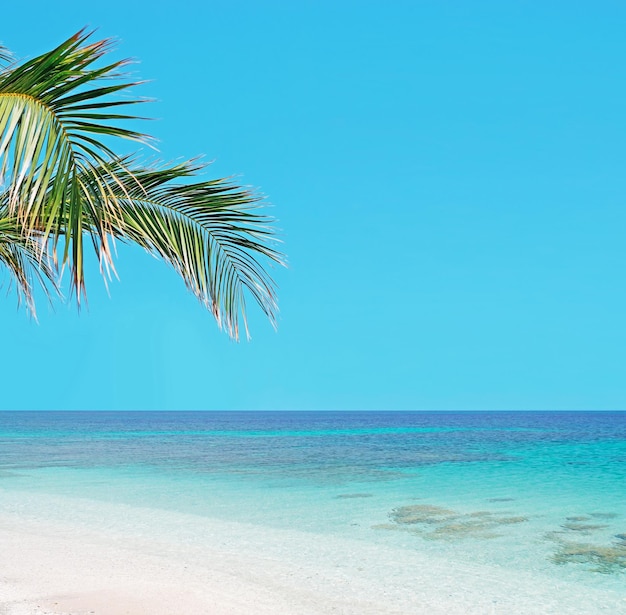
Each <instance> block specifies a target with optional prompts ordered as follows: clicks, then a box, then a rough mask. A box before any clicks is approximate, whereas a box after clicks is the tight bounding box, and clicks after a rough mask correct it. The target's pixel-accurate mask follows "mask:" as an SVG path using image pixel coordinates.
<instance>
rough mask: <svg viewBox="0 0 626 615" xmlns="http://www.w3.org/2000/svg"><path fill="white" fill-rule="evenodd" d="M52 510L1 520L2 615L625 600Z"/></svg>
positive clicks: (468, 607)
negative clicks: (50, 515)
mask: <svg viewBox="0 0 626 615" xmlns="http://www.w3.org/2000/svg"><path fill="white" fill-rule="evenodd" d="M29 497H30V496H29ZM58 505H59V507H61V506H62V505H66V506H68V508H71V509H70V510H68V517H71V523H69V522H68V523H64V522H59V521H51V520H50V519H44V518H37V516H36V515H33V514H30V513H28V511H27V510H25V511H24V512H19V511H15V510H14V511H13V512H3V513H2V515H0V613H1V614H2V615H44V614H45V615H51V614H55V615H60V614H63V615H69V614H71V615H87V614H95V615H172V614H181V615H183V614H184V615H189V614H198V615H201V614H211V615H244V614H259V615H264V614H267V615H270V614H272V615H276V614H279V613H285V614H294V615H322V614H323V615H326V614H330V613H334V614H338V613H341V614H346V615H357V614H358V615H374V614H397V615H400V614H403V615H406V614H418V613H419V614H422V613H423V614H429V615H431V614H432V615H438V614H441V615H444V614H445V615H461V614H481V615H505V614H516V615H541V614H548V613H550V614H555V615H556V614H559V615H562V614H566V613H567V614H569V613H585V614H588V615H591V614H594V613H611V614H613V615H617V614H620V613H626V600H625V599H624V597H623V596H619V595H616V594H615V593H612V592H606V591H602V590H594V589H593V588H591V589H590V588H588V587H586V588H584V587H579V586H577V585H574V584H567V583H559V584H557V583H555V582H554V581H548V580H547V579H545V578H542V577H540V576H536V575H533V574H532V573H529V572H527V571H523V570H520V571H519V574H517V575H515V578H512V577H511V575H507V574H506V571H504V570H502V569H499V568H495V567H494V568H490V567H486V566H479V565H475V566H474V565H469V564H460V563H457V562H450V561H446V560H443V559H436V558H433V557H426V556H425V555H424V554H420V553H419V552H418V551H417V550H416V551H415V552H413V551H406V550H404V549H395V548H393V547H387V546H380V545H375V544H369V543H365V542H362V541H359V540H349V539H344V538H335V537H330V536H320V535H317V534H313V533H307V532H299V531H295V530H280V529H271V528H265V527H258V526H254V525H249V524H242V523H228V522H224V521H215V520H208V519H206V518H203V517H195V516H194V515H182V514H179V513H168V512H164V511H154V510H151V509H140V508H136V507H135V508H131V507H125V508H121V507H120V506H118V505H107V504H100V505H101V506H102V516H101V519H100V522H99V523H98V524H96V523H94V522H93V518H92V517H91V515H92V514H93V512H94V506H96V505H98V504H97V503H94V502H90V501H88V500H79V499H69V498H65V500H64V502H58ZM24 506H25V507H26V506H28V501H25V502H24ZM81 507H83V508H84V510H83V511H82V512H81V510H80V509H81ZM13 508H14V509H15V506H13ZM57 512H59V511H57ZM113 515H115V516H113ZM88 518H91V520H90V521H89V523H87V522H86V521H85V520H86V519H88ZM114 518H117V519H121V518H124V522H123V523H122V524H117V523H113V522H112V519H114Z"/></svg>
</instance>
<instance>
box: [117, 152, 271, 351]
mask: <svg viewBox="0 0 626 615" xmlns="http://www.w3.org/2000/svg"><path fill="white" fill-rule="evenodd" d="M129 166H130V165H129ZM200 168H201V167H200V166H199V165H196V164H194V163H193V162H185V163H182V164H178V165H172V166H169V167H165V168H156V169H152V168H145V167H135V166H132V167H131V170H125V171H124V170H120V171H119V172H117V173H116V176H117V177H118V179H122V180H123V186H122V187H120V186H119V185H118V184H115V185H111V186H110V188H111V190H112V191H113V192H114V193H115V195H116V203H117V205H118V206H119V207H120V211H119V215H117V216H116V219H117V220H120V223H119V224H117V223H116V225H115V228H114V233H115V235H116V236H117V237H118V238H120V239H121V240H122V241H131V242H134V243H136V244H138V245H140V246H142V247H144V248H145V249H146V250H148V251H149V252H151V253H152V254H154V255H156V256H158V257H161V258H163V259H164V260H165V261H166V262H167V263H169V264H170V265H171V266H172V267H173V268H174V269H175V270H176V271H177V272H178V273H179V275H180V276H181V277H182V278H183V280H184V281H185V284H186V285H187V288H188V289H189V290H190V291H191V292H192V293H193V294H194V295H195V296H196V297H197V298H198V299H199V300H200V301H201V302H202V303H203V304H204V305H205V306H206V307H207V308H208V309H210V310H211V312H212V313H213V315H214V316H215V318H216V320H217V322H218V324H219V325H220V327H223V328H225V329H226V331H227V332H228V333H229V335H230V336H231V337H234V338H235V339H238V338H239V321H240V318H241V320H242V322H243V325H244V328H245V332H246V336H247V337H249V332H248V326H247V318H246V305H245V295H246V291H247V293H249V294H250V295H251V296H252V298H253V299H254V300H255V301H256V302H257V303H258V304H259V306H260V307H261V309H262V310H263V312H264V313H265V314H266V315H267V316H268V317H269V319H270V321H271V322H272V323H273V324H275V322H276V314H277V303H276V289H275V284H274V282H273V280H272V279H271V277H270V276H269V275H268V274H267V273H266V271H265V269H264V267H263V262H270V263H271V262H274V263H278V264H283V255H282V254H281V253H280V252H279V251H278V250H276V249H275V247H273V246H274V244H275V243H276V240H275V239H274V230H273V229H272V227H271V224H272V222H273V220H272V218H270V217H268V216H265V215H261V214H259V213H257V211H256V210H257V208H258V207H259V201H260V199H259V197H258V196H257V195H255V194H254V193H252V192H250V191H248V190H245V189H242V188H240V187H238V186H236V185H234V184H232V183H230V182H229V181H228V180H225V179H216V180H211V181H195V182H191V183H189V182H187V183H183V182H182V181H181V180H186V179H188V178H190V177H193V176H194V175H195V174H196V173H197V172H198V171H199V170H200ZM125 169H126V164H125ZM125 172H126V173H127V175H126V176H124V173H125ZM262 261H263V262H262Z"/></svg>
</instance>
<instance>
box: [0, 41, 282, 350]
mask: <svg viewBox="0 0 626 615" xmlns="http://www.w3.org/2000/svg"><path fill="white" fill-rule="evenodd" d="M90 36H91V35H90V34H89V33H86V32H85V31H84V30H83V31H80V32H78V33H77V34H75V35H74V36H72V37H71V38H69V39H68V40H66V41H65V42H63V43H62V44H61V45H59V46H58V47H57V48H56V49H53V50H52V51H50V52H48V53H44V54H43V55H40V56H39V57H36V58H34V59H32V60H30V61H27V62H24V63H22V64H18V63H13V62H11V58H10V55H9V54H8V52H7V50H6V49H4V48H2V47H0V262H2V264H3V265H4V266H5V268H6V269H7V270H8V271H9V272H10V274H11V276H12V279H13V281H14V282H15V284H16V286H17V289H18V296H19V297H20V298H21V299H24V300H25V302H26V304H27V306H28V308H29V309H30V310H31V312H33V313H34V309H35V305H34V300H33V290H34V286H35V285H37V284H40V285H41V286H42V287H43V288H44V290H45V292H46V294H47V295H48V296H51V295H53V294H55V292H56V290H57V289H58V283H59V278H60V274H61V272H62V271H63V269H64V268H67V269H69V271H70V274H71V291H72V294H73V296H74V298H75V300H76V302H77V304H78V305H79V306H80V303H81V300H82V299H83V298H84V297H86V290H85V278H84V264H83V263H84V256H83V252H84V243H85V240H87V242H90V243H91V244H92V246H93V248H94V250H95V252H96V254H97V256H98V258H99V262H100V265H101V271H102V273H103V275H104V276H105V280H106V278H107V277H108V276H109V275H110V272H111V271H114V267H113V265H114V264H113V244H114V242H115V241H122V242H132V243H136V244H138V245H140V246H142V247H144V248H145V249H146V250H147V251H148V252H150V253H152V254H154V255H156V256H158V257H160V258H162V259H163V260H165V261H166V262H167V263H169V264H170V265H171V266H172V267H173V268H174V269H175V270H176V271H177V272H178V273H179V275H180V276H181V277H182V278H183V280H184V282H185V284H186V285H187V287H188V288H189V290H191V292H192V293H193V294H194V295H195V296H196V297H197V298H198V299H199V300H200V301H201V302H202V303H203V304H204V305H205V306H206V307H207V308H208V309H209V310H210V311H211V312H212V313H213V315H214V316H215V318H216V320H217V323H218V325H219V326H220V327H224V328H225V329H226V331H227V332H228V333H229V335H230V336H231V337H234V338H235V339H238V338H239V322H240V319H241V321H242V322H243V325H244V328H245V332H246V335H248V326H247V321H246V310H245V299H246V296H247V295H251V296H252V298H253V299H254V300H255V301H256V302H257V303H258V305H259V306H260V307H261V309H262V310H263V312H264V313H265V314H266V315H267V316H268V318H269V319H270V321H271V322H272V323H273V324H275V322H276V313H277V304H276V292H275V284H274V282H273V281H272V279H271V278H270V277H269V275H268V274H267V272H266V270H265V268H264V264H272V263H278V264H283V257H282V255H281V254H280V252H279V251H278V250H277V249H276V248H275V247H274V246H275V239H274V234H273V229H272V227H271V223H272V219H271V218H269V217H268V216H266V215H263V214H262V213H259V212H258V208H259V206H260V204H259V201H260V199H259V197H258V196H257V195H255V194H254V193H253V192H250V191H249V190H246V189H243V188H241V187H238V186H236V185H234V184H232V183H231V182H230V181H228V180H226V179H215V180H202V181H201V180H199V178H198V177H197V176H198V173H199V172H200V171H201V170H202V168H203V166H202V165H200V164H198V163H196V162H194V161H193V160H191V161H187V162H183V163H178V164H169V165H164V164H146V163H143V162H142V161H141V159H140V158H139V156H138V155H124V156H122V155H119V154H116V153H115V152H114V150H113V149H112V148H114V147H115V146H116V144H118V143H120V140H121V139H126V140H131V141H135V142H140V143H149V142H150V140H151V137H149V136H148V135H146V134H143V133H139V132H136V131H134V130H131V129H130V128H128V127H126V126H127V124H126V123H127V122H129V121H134V120H139V119H142V118H140V117H139V116H137V115H134V114H132V113H129V112H128V108H129V107H131V106H133V105H134V106H136V105H138V104H141V103H144V102H146V100H145V99H141V98H136V97H131V98H125V99H120V98H116V95H118V94H120V93H124V92H126V91H127V90H129V89H131V88H132V87H133V86H136V85H138V84H139V82H133V81H128V80H124V79H123V78H122V75H121V73H120V70H121V69H123V68H124V66H125V65H126V64H127V61H114V62H111V63H106V62H104V63H99V62H98V61H99V60H101V58H103V57H104V56H106V54H107V53H108V52H109V51H110V50H111V41H110V40H101V41H97V42H94V43H89V42H88V39H89V38H90ZM101 64H103V65H101ZM125 124H126V125H125Z"/></svg>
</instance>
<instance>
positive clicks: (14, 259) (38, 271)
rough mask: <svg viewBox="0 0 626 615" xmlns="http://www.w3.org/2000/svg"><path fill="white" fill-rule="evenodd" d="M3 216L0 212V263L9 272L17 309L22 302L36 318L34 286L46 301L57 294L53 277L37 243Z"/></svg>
mask: <svg viewBox="0 0 626 615" xmlns="http://www.w3.org/2000/svg"><path fill="white" fill-rule="evenodd" d="M3 214H6V211H3V212H0V263H1V264H2V265H3V266H4V268H5V269H6V270H7V271H8V272H9V275H10V277H11V286H13V285H14V286H15V288H16V290H17V297H18V305H19V304H20V303H22V301H23V302H24V303H25V304H26V307H27V309H28V310H29V311H30V313H31V314H32V316H33V317H35V318H36V311H35V300H34V296H33V294H34V289H35V286H39V287H41V289H42V290H43V292H44V294H45V295H46V296H47V297H48V298H49V299H50V298H51V297H52V295H53V294H56V295H58V294H59V288H58V286H57V275H56V272H55V271H54V269H53V267H52V266H51V265H50V263H49V262H48V261H47V260H46V259H43V260H42V258H41V252H42V246H41V243H40V240H38V239H37V238H34V237H32V236H31V237H25V236H24V235H23V234H22V233H21V231H20V228H19V224H18V221H17V219H16V218H11V217H3ZM11 286H10V287H11ZM10 287H9V288H10Z"/></svg>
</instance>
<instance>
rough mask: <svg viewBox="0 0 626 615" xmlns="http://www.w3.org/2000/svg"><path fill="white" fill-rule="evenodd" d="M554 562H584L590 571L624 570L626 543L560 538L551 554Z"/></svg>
mask: <svg viewBox="0 0 626 615" xmlns="http://www.w3.org/2000/svg"><path fill="white" fill-rule="evenodd" d="M551 559H552V561H553V562H554V563H555V564H585V565H587V566H589V567H590V568H589V569H590V570H591V571H592V572H600V573H602V574H613V573H616V572H623V571H624V570H626V543H625V542H623V541H619V542H613V543H610V544H608V545H606V544H604V545H601V544H590V543H582V542H574V541H568V540H560V541H559V548H558V549H557V551H556V552H555V554H554V555H553V556H552V558H551Z"/></svg>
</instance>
